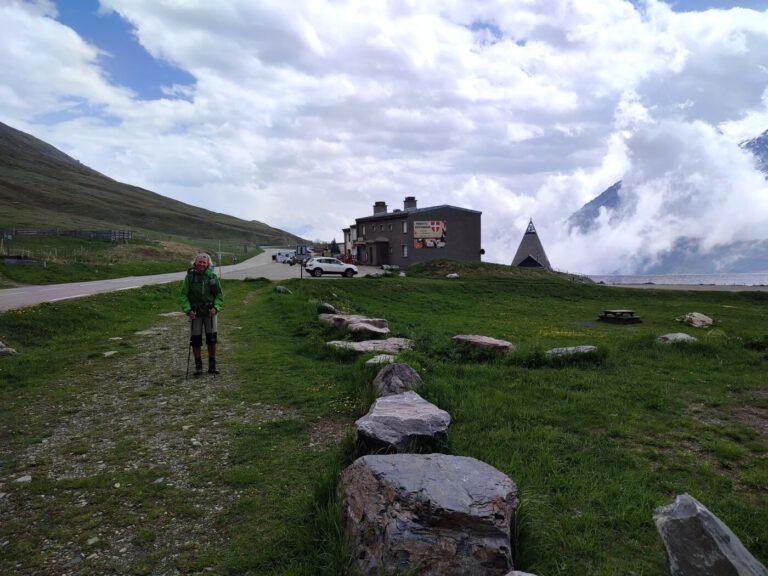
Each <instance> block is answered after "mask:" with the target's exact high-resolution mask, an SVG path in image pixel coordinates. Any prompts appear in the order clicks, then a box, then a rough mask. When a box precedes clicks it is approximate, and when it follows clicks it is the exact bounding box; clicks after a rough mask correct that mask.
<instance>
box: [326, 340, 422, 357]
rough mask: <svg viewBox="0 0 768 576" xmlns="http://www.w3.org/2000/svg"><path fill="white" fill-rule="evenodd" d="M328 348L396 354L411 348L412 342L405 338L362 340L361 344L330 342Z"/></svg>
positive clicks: (339, 341)
mask: <svg viewBox="0 0 768 576" xmlns="http://www.w3.org/2000/svg"><path fill="white" fill-rule="evenodd" d="M328 346H334V347H336V348H347V349H349V350H354V351H355V352H384V353H386V354H397V353H398V352H402V351H403V350H410V349H411V348H413V341H412V340H408V339H407V338H387V339H386V340H363V341H362V342H350V341H348V340H331V341H330V342H328Z"/></svg>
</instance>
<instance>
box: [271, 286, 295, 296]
mask: <svg viewBox="0 0 768 576" xmlns="http://www.w3.org/2000/svg"><path fill="white" fill-rule="evenodd" d="M275 292H277V293H278V294H293V292H291V290H290V288H286V287H285V286H275Z"/></svg>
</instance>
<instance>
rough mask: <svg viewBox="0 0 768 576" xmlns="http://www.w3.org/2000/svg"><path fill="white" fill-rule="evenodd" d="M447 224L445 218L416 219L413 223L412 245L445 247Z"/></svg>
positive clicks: (416, 246) (418, 248) (417, 247)
mask: <svg viewBox="0 0 768 576" xmlns="http://www.w3.org/2000/svg"><path fill="white" fill-rule="evenodd" d="M446 238H447V226H446V222H445V220H417V221H415V222H414V223H413V247H414V248H416V249H417V250H420V249H421V248H445V243H446Z"/></svg>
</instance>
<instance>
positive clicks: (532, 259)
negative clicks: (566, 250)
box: [512, 219, 552, 270]
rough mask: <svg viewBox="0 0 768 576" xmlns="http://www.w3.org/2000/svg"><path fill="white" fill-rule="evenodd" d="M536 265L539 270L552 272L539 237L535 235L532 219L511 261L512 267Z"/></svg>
mask: <svg viewBox="0 0 768 576" xmlns="http://www.w3.org/2000/svg"><path fill="white" fill-rule="evenodd" d="M536 264H538V267H540V268H546V269H547V270H552V266H551V265H550V264H549V259H548V258H547V253H546V252H544V246H542V245H541V240H539V235H538V234H536V228H535V227H534V225H533V219H531V220H530V221H529V222H528V228H527V229H526V231H525V234H523V239H522V240H521V241H520V246H519V247H518V249H517V252H516V253H515V257H514V258H513V259H512V266H525V267H531V266H536Z"/></svg>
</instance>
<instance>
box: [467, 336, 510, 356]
mask: <svg viewBox="0 0 768 576" xmlns="http://www.w3.org/2000/svg"><path fill="white" fill-rule="evenodd" d="M452 340H453V341H454V342H455V343H457V344H469V345H470V346H478V347H482V348H493V349H496V350H507V351H509V352H512V351H514V349H515V346H514V344H512V343H511V342H507V341H506V340H497V339H496V338H491V337H490V336H478V335H476V334H457V335H456V336H454V337H453V338H452Z"/></svg>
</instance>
